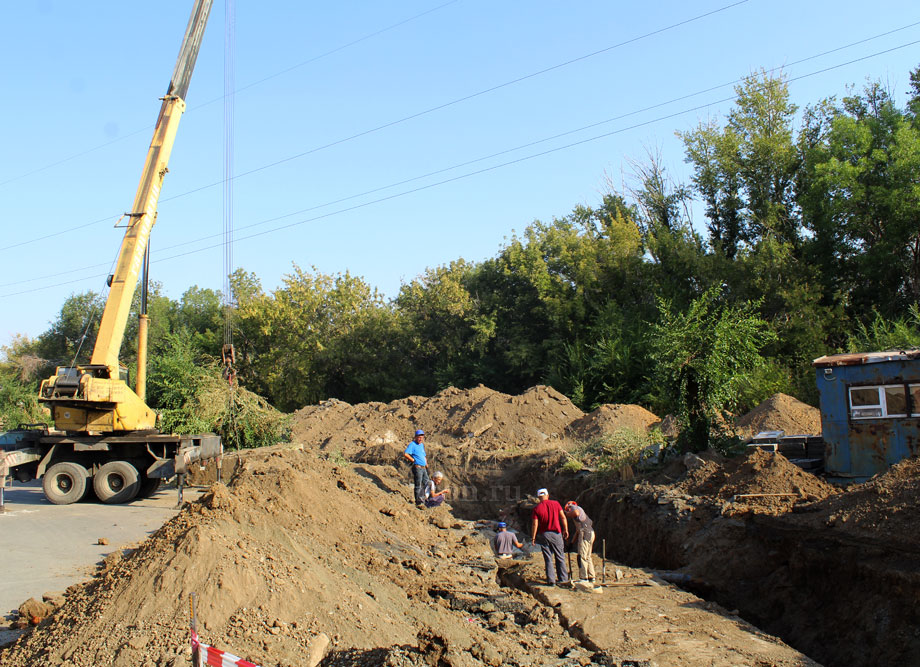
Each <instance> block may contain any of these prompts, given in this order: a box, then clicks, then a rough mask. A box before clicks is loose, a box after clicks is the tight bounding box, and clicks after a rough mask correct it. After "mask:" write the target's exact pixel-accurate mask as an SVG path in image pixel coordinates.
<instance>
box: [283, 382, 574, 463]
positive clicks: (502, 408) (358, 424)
mask: <svg viewBox="0 0 920 667" xmlns="http://www.w3.org/2000/svg"><path fill="white" fill-rule="evenodd" d="M583 416H584V413H583V412H582V411H581V410H580V409H578V407H576V406H575V404H574V403H572V402H571V401H570V400H569V399H568V398H566V397H565V396H563V395H562V394H560V393H559V392H558V391H556V390H555V389H553V388H552V387H545V386H536V387H532V388H530V389H528V390H527V391H525V392H524V393H523V394H520V395H518V396H510V395H508V394H503V393H501V392H497V391H493V390H492V389H489V388H487V387H484V386H482V385H480V386H478V387H475V388H473V389H462V390H461V389H456V388H455V387H448V388H447V389H445V390H443V391H441V392H440V393H438V394H436V395H435V396H432V397H430V398H426V397H422V396H409V397H408V398H404V399H400V400H397V401H392V402H390V403H361V404H358V405H349V404H348V403H343V402H342V401H337V400H332V401H326V402H324V403H321V404H320V405H317V406H307V407H305V408H303V409H301V410H298V411H297V412H295V413H294V419H293V424H292V440H293V441H294V442H302V443H304V444H308V445H319V446H320V447H321V448H322V449H324V450H328V451H340V452H342V454H343V455H344V456H346V457H350V456H351V455H352V454H354V453H355V452H356V451H358V450H361V449H365V448H368V447H380V446H383V447H386V448H389V449H391V450H392V452H393V453H394V454H398V453H399V452H401V451H402V449H405V446H406V445H407V444H408V443H409V441H410V440H411V439H412V437H413V434H414V433H415V430H416V429H423V430H424V431H425V433H426V434H427V436H428V437H427V446H429V447H431V448H437V447H453V446H457V445H458V444H462V445H463V446H464V447H465V448H473V449H477V450H487V451H497V450H506V451H508V450H510V451H527V450H532V449H538V448H542V447H546V446H547V445H551V444H553V443H556V442H562V441H564V440H565V429H566V427H567V426H568V425H569V424H570V423H571V422H572V421H573V420H575V419H578V418H580V417H583Z"/></svg>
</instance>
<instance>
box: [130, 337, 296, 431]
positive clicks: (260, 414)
mask: <svg viewBox="0 0 920 667" xmlns="http://www.w3.org/2000/svg"><path fill="white" fill-rule="evenodd" d="M164 343H166V344H164V345H163V346H162V350H161V352H160V354H158V355H157V356H155V357H154V358H153V359H152V361H151V368H150V381H149V385H150V387H149V388H150V391H149V396H148V398H149V401H148V402H149V404H150V405H151V406H152V407H154V408H155V409H157V410H158V412H159V414H160V423H159V428H160V429H161V430H162V431H165V432H168V433H188V434H194V433H217V434H218V435H220V436H221V439H222V440H223V443H224V447H226V448H228V449H241V448H246V447H263V446H266V445H272V444H275V443H277V442H280V441H281V440H282V439H284V438H286V437H287V436H288V431H289V429H288V419H287V418H286V417H285V416H283V415H282V414H281V413H279V412H278V411H277V410H275V409H274V408H272V407H271V406H270V405H268V403H267V402H266V401H265V399H263V398H261V397H260V396H258V395H256V394H253V393H252V392H249V391H247V390H246V389H244V388H241V387H239V386H234V387H231V386H230V385H229V384H228V383H227V381H226V380H225V379H224V378H223V377H222V375H221V369H220V367H219V366H218V365H217V363H216V362H215V360H214V359H213V358H209V357H207V356H204V355H202V354H201V353H200V352H199V351H198V349H197V347H196V345H195V342H194V340H193V336H192V334H191V333H190V332H189V331H187V330H183V331H182V332H181V333H178V334H172V333H170V334H167V335H166V337H165V341H164Z"/></svg>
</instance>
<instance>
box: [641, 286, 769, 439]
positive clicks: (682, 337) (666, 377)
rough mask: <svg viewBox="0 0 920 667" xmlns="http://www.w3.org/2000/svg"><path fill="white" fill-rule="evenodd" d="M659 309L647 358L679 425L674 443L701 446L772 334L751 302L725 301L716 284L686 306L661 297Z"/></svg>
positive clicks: (732, 405)
mask: <svg viewBox="0 0 920 667" xmlns="http://www.w3.org/2000/svg"><path fill="white" fill-rule="evenodd" d="M659 311H660V314H661V319H660V321H659V322H658V323H656V324H655V325H653V327H652V329H651V333H650V338H651V348H652V349H651V358H652V360H653V362H654V363H655V365H656V370H657V374H658V377H659V379H660V381H661V383H662V386H664V387H666V388H667V389H666V391H667V392H668V393H669V395H670V398H671V400H672V401H673V403H672V404H673V405H674V406H675V407H676V408H677V414H678V420H679V421H680V423H681V425H682V427H683V428H682V429H681V434H680V437H679V439H678V445H679V446H680V448H681V449H682V450H683V451H702V450H704V449H706V448H707V447H709V445H710V438H711V433H712V430H713V427H714V426H717V425H718V424H721V423H724V422H725V419H726V416H727V414H728V413H729V412H730V411H732V410H733V409H734V408H735V407H736V405H737V400H738V396H739V394H740V391H741V390H742V389H743V388H744V387H745V385H747V384H748V383H749V382H750V380H751V373H752V371H754V370H755V369H756V368H758V367H759V366H762V365H763V363H764V359H763V357H762V356H761V354H760V352H761V350H762V349H763V347H764V346H765V345H766V344H767V343H769V342H770V341H771V340H772V339H773V338H774V334H773V332H772V331H771V330H770V329H769V326H768V324H767V322H765V321H764V320H763V319H761V318H760V317H759V316H758V315H757V314H756V304H752V303H745V304H741V305H736V306H733V305H730V304H728V303H726V302H725V301H724V299H723V291H722V290H721V289H720V288H717V287H713V288H710V289H708V290H706V291H705V292H704V293H703V294H702V295H700V297H699V298H697V299H694V301H693V302H692V303H691V304H690V307H689V308H688V309H687V310H686V311H678V312H675V311H674V310H672V308H671V304H669V303H668V302H666V301H663V300H662V301H660V302H659Z"/></svg>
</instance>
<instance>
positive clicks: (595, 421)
mask: <svg viewBox="0 0 920 667" xmlns="http://www.w3.org/2000/svg"><path fill="white" fill-rule="evenodd" d="M660 422H661V419H659V418H658V417H657V416H655V414H654V413H652V412H649V411H648V410H646V409H645V408H643V407H641V406H639V405H623V404H619V403H608V404H606V405H602V406H600V407H599V408H597V410H595V411H594V412H591V413H590V414H587V415H585V416H584V417H582V418H581V419H576V420H575V421H573V422H572V423H571V424H569V427H568V432H569V434H570V435H571V436H572V437H574V438H576V439H577V440H582V441H585V442H590V441H592V440H597V439H598V438H600V437H603V436H604V435H606V434H608V433H612V432H614V431H616V430H618V429H621V428H628V429H631V430H633V431H638V432H640V433H645V432H646V431H647V430H648V429H649V428H650V427H652V426H654V425H655V424H658V423H660Z"/></svg>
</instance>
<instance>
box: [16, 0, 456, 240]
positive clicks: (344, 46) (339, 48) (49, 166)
mask: <svg viewBox="0 0 920 667" xmlns="http://www.w3.org/2000/svg"><path fill="white" fill-rule="evenodd" d="M458 2H460V0H449V1H448V2H445V3H443V4H440V5H438V6H436V7H432V8H431V9H427V10H425V11H423V12H420V13H418V14H415V15H414V16H410V17H409V18H407V19H403V20H402V21H397V22H396V23H393V24H391V25H388V26H387V27H385V28H380V29H379V30H375V31H374V32H371V33H368V34H366V35H364V36H362V37H358V38H357V39H353V40H352V41H350V42H346V43H345V44H342V45H341V46H337V47H335V48H333V49H329V50H328V51H324V52H323V53H320V54H318V55H315V56H313V57H312V58H308V59H307V60H304V61H302V62H299V63H297V64H296V65H291V66H290V67H287V68H285V69H283V70H281V71H279V72H275V73H274V74H269V75H268V76H266V77H263V78H261V79H258V80H256V81H253V82H251V83H248V84H246V85H245V86H242V87H241V88H238V89H237V90H236V91H235V92H237V93H238V92H241V91H244V90H248V89H250V88H254V87H255V86H258V85H259V84H261V83H265V82H266V81H270V80H271V79H274V78H276V77H279V76H282V75H284V74H287V73H288V72H292V71H293V70H295V69H298V68H300V67H303V66H304V65H309V64H310V63H313V62H316V61H317V60H322V59H323V58H326V57H328V56H331V55H332V54H334V53H338V52H339V51H342V50H344V49H347V48H349V47H351V46H355V45H356V44H360V43H361V42H365V41H367V40H369V39H371V38H373V37H377V36H378V35H382V34H383V33H385V32H389V31H390V30H393V29H395V28H398V27H400V26H403V25H406V24H407V23H411V22H412V21H415V20H416V19H420V18H422V17H423V16H427V15H428V14H431V13H433V12H436V11H438V10H439V9H444V8H445V7H447V6H449V5H453V4H456V3H458ZM224 94H225V95H226V92H225V93H224ZM222 99H223V98H222V97H215V98H214V99H211V100H208V101H207V102H202V103H201V104H196V105H195V106H192V107H189V108H188V109H186V113H188V112H190V111H195V110H197V109H201V108H204V107H206V106H210V105H211V104H214V103H215V102H219V101H221V100H222ZM153 127H154V126H153V125H147V126H146V127H142V128H140V129H138V130H134V131H133V132H129V133H128V134H124V135H122V136H120V137H118V138H117V139H112V140H111V141H107V142H105V143H103V144H99V145H98V146H94V147H93V148H87V149H86V150H84V151H80V152H79V153H74V154H73V155H69V156H67V157H65V158H61V159H60V160H56V161H54V162H50V163H48V164H46V165H43V166H41V167H37V168H35V169H32V170H31V171H27V172H25V173H24V174H19V175H18V176H13V177H12V178H8V179H6V180H5V181H0V188H2V187H3V186H5V185H8V184H10V183H13V182H15V181H19V180H22V179H23V178H28V177H29V176H33V175H35V174H38V173H41V172H43V171H47V170H48V169H52V168H53V167H56V166H58V165H60V164H64V163H66V162H70V161H71V160H76V159H77V158H78V157H83V156H84V155H89V154H90V153H95V152H96V151H98V150H102V149H103V148H107V147H109V146H111V145H112V144H117V143H119V142H121V141H124V140H125V139H128V138H130V137H133V136H135V135H138V134H142V133H146V132H149V131H150V130H151V129H153ZM109 219H110V218H105V219H104V220H109ZM104 220H96V221H95V222H88V223H86V224H85V225H83V226H82V227H77V228H74V229H82V228H83V227H88V226H90V225H94V224H98V223H99V222H103V221H104ZM0 250H6V248H0Z"/></svg>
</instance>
